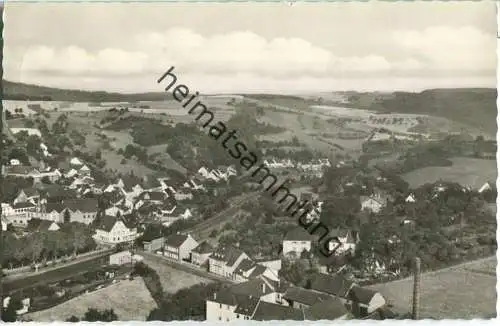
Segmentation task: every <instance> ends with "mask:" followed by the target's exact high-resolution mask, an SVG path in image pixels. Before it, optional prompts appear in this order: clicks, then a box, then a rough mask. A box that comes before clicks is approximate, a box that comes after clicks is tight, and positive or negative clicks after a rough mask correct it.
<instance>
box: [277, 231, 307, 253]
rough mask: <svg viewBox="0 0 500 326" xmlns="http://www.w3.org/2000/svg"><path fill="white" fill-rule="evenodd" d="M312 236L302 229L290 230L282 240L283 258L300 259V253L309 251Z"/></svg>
mask: <svg viewBox="0 0 500 326" xmlns="http://www.w3.org/2000/svg"><path fill="white" fill-rule="evenodd" d="M312 241H313V236H312V235H311V234H310V233H309V232H307V231H306V230H305V229H304V228H302V227H296V228H293V229H292V230H290V231H289V232H288V233H287V234H286V235H285V237H284V239H283V256H289V255H290V254H292V253H295V254H292V255H295V256H296V257H300V255H301V254H302V252H303V251H304V250H305V251H307V252H310V251H311V243H312Z"/></svg>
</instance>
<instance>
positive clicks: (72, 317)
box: [66, 316, 80, 323]
mask: <svg viewBox="0 0 500 326" xmlns="http://www.w3.org/2000/svg"><path fill="white" fill-rule="evenodd" d="M79 321H80V318H78V317H76V316H71V317H69V318H67V319H66V322H69V323H78V322H79Z"/></svg>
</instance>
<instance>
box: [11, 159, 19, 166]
mask: <svg viewBox="0 0 500 326" xmlns="http://www.w3.org/2000/svg"><path fill="white" fill-rule="evenodd" d="M9 165H21V162H20V161H19V160H18V159H15V158H13V159H11V160H10V161H9Z"/></svg>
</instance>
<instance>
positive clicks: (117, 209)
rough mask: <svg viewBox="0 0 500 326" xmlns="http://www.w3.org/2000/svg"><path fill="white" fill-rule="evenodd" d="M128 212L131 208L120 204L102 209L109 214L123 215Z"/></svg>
mask: <svg viewBox="0 0 500 326" xmlns="http://www.w3.org/2000/svg"><path fill="white" fill-rule="evenodd" d="M130 213H131V210H130V209H129V208H128V207H126V206H121V205H120V206H111V207H109V208H107V209H106V210H105V211H104V214H106V215H110V216H117V215H120V216H123V215H127V214H130Z"/></svg>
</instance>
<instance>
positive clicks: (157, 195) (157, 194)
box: [139, 191, 167, 201]
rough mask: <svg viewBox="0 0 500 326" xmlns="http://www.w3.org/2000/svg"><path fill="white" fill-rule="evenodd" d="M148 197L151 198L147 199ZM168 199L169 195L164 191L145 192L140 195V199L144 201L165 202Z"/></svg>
mask: <svg viewBox="0 0 500 326" xmlns="http://www.w3.org/2000/svg"><path fill="white" fill-rule="evenodd" d="M146 195H148V196H149V199H145V197H146ZM166 198H167V194H166V193H165V192H163V191H143V192H142V193H141V194H140V195H139V199H142V200H154V201H163V200H165V199H166Z"/></svg>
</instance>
